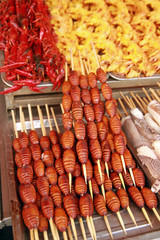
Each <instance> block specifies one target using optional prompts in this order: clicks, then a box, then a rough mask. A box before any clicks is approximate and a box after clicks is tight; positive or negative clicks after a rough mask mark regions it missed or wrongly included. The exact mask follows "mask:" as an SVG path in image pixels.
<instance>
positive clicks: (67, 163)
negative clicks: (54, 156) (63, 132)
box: [63, 149, 76, 173]
mask: <svg viewBox="0 0 160 240" xmlns="http://www.w3.org/2000/svg"><path fill="white" fill-rule="evenodd" d="M75 164H76V157H75V154H74V152H73V150H72V149H67V150H65V151H64V152H63V166H64V169H65V171H66V172H67V173H73V172H74V169H75Z"/></svg>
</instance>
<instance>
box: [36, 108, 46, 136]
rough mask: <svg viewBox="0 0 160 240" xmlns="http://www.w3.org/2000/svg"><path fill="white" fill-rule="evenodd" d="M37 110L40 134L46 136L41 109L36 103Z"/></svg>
mask: <svg viewBox="0 0 160 240" xmlns="http://www.w3.org/2000/svg"><path fill="white" fill-rule="evenodd" d="M37 110H38V115H39V119H40V123H41V129H42V135H43V136H46V135H47V133H46V129H45V126H44V122H43V115H42V111H41V109H40V106H39V105H37Z"/></svg>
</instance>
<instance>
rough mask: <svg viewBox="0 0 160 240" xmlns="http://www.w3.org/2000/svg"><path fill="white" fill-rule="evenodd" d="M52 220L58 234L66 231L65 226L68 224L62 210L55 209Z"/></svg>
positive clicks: (59, 208)
mask: <svg viewBox="0 0 160 240" xmlns="http://www.w3.org/2000/svg"><path fill="white" fill-rule="evenodd" d="M54 220H55V224H56V226H57V228H58V230H59V231H60V232H64V231H66V229H67V224H68V217H67V214H66V213H65V211H64V209H63V208H61V207H56V209H55V216H54Z"/></svg>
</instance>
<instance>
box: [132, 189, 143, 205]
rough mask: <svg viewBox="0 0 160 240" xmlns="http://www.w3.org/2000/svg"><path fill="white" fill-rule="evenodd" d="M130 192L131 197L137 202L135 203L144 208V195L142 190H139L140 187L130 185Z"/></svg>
mask: <svg viewBox="0 0 160 240" xmlns="http://www.w3.org/2000/svg"><path fill="white" fill-rule="evenodd" d="M128 192H129V195H130V196H131V198H132V199H133V201H134V202H135V204H136V205H137V206H138V207H140V208H143V207H144V200H143V196H142V194H141V192H140V191H139V190H138V188H136V187H135V186H132V187H129V188H128Z"/></svg>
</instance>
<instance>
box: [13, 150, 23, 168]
mask: <svg viewBox="0 0 160 240" xmlns="http://www.w3.org/2000/svg"><path fill="white" fill-rule="evenodd" d="M14 161H15V164H16V166H17V167H22V166H23V164H22V160H21V157H20V153H19V152H16V154H15V157H14Z"/></svg>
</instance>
